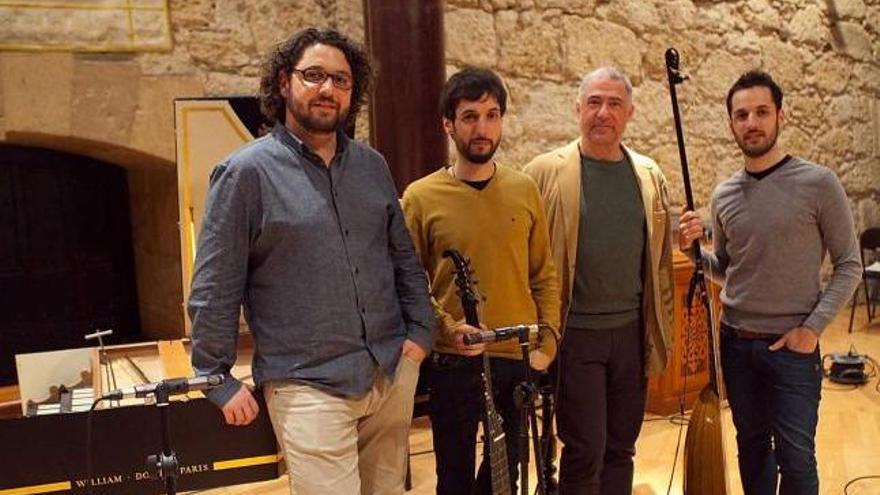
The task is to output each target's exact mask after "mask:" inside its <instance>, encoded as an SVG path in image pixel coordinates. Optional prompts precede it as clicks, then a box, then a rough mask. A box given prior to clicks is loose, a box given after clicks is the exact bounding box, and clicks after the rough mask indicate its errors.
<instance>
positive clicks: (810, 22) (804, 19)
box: [788, 4, 830, 46]
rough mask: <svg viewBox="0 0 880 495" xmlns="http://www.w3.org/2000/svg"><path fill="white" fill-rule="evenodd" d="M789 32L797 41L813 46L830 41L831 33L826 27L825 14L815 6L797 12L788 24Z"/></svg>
mask: <svg viewBox="0 0 880 495" xmlns="http://www.w3.org/2000/svg"><path fill="white" fill-rule="evenodd" d="M788 32H789V34H790V35H791V37H792V38H793V39H794V40H795V41H801V42H804V43H807V44H809V45H812V46H820V45H821V44H822V43H825V42H827V41H830V39H829V38H830V37H829V31H828V28H827V26H826V25H825V14H824V13H823V12H822V9H821V8H819V7H818V6H817V5H815V4H811V5H808V6H807V7H805V8H801V9H797V10H796V11H795V13H794V16H793V17H792V19H791V22H789V24H788Z"/></svg>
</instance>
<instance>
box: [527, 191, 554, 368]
mask: <svg viewBox="0 0 880 495" xmlns="http://www.w3.org/2000/svg"><path fill="white" fill-rule="evenodd" d="M528 186H529V192H530V194H531V196H532V201H531V205H532V212H533V214H534V219H535V220H534V222H533V224H532V229H531V232H530V233H529V285H530V289H531V292H532V298H533V299H534V301H535V306H536V307H537V309H538V322H540V323H543V324H545V325H547V326H548V327H549V331H551V332H553V335H546V334H545V335H542V338H541V343H540V348H541V351H542V352H543V353H545V354H546V355H548V356H550V357H551V358H552V357H554V356H555V355H556V347H557V346H556V341H557V340H558V339H559V336H560V331H559V330H560V329H559V326H560V321H559V317H560V298H559V282H558V279H557V277H556V267H555V266H554V263H553V253H552V252H551V250H550V234H549V230H548V226H547V218H546V216H545V214H544V208H543V206H542V202H541V197H540V194H539V193H538V188H537V186H536V185H535V184H534V183H532V182H531V181H529V183H528Z"/></svg>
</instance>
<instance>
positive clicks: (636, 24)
mask: <svg viewBox="0 0 880 495" xmlns="http://www.w3.org/2000/svg"><path fill="white" fill-rule="evenodd" d="M596 13H597V14H598V17H600V18H601V19H603V20H605V21H607V22H612V23H614V24H617V25H620V26H623V27H626V28H628V29H631V30H632V31H633V32H635V33H636V34H642V33H647V32H659V31H661V30H662V24H661V23H660V14H659V13H658V12H657V7H656V6H655V5H654V3H653V2H643V1H639V0H621V1H617V2H609V3H605V4H602V5H599V6H598V7H597V8H596ZM581 15H582V17H590V16H589V15H584V14H581Z"/></svg>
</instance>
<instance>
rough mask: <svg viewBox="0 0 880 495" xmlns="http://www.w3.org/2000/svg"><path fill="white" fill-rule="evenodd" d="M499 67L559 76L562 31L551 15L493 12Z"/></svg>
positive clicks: (541, 76) (526, 73)
mask: <svg viewBox="0 0 880 495" xmlns="http://www.w3.org/2000/svg"><path fill="white" fill-rule="evenodd" d="M495 30H496V36H497V37H498V53H499V58H498V68H499V69H501V70H502V71H504V72H507V73H509V74H513V75H517V76H525V77H534V78H538V79H550V80H559V79H561V78H562V53H563V52H562V46H561V44H560V41H559V40H561V39H563V33H562V32H561V30H560V29H559V28H557V27H556V26H555V25H554V24H553V23H552V22H551V20H550V19H545V18H542V17H540V16H538V15H527V13H522V14H518V13H517V12H512V11H509V10H505V11H500V12H498V13H496V14H495Z"/></svg>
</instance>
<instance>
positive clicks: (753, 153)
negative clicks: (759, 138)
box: [736, 124, 779, 158]
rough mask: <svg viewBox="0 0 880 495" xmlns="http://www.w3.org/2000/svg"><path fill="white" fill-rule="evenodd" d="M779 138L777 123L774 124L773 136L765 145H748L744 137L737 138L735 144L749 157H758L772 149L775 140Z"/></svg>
mask: <svg viewBox="0 0 880 495" xmlns="http://www.w3.org/2000/svg"><path fill="white" fill-rule="evenodd" d="M777 139H779V124H776V129H774V130H773V137H772V138H771V139H769V140H768V141H767V144H766V145H763V146H757V147H754V146H749V145H747V144H746V140H745V137H743V138H742V139H741V140H739V139H737V140H736V144H737V145H738V146H739V149H740V150H741V151H742V152H743V154H744V155H746V156H747V157H749V158H758V157H761V156H764V155H765V154H766V153H767V152H768V151H770V150H772V149H773V147H774V146H776V140H777Z"/></svg>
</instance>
